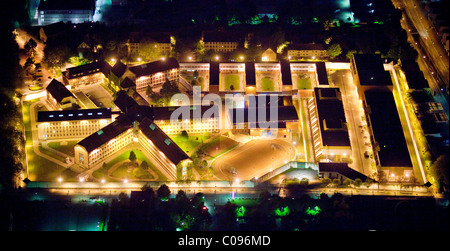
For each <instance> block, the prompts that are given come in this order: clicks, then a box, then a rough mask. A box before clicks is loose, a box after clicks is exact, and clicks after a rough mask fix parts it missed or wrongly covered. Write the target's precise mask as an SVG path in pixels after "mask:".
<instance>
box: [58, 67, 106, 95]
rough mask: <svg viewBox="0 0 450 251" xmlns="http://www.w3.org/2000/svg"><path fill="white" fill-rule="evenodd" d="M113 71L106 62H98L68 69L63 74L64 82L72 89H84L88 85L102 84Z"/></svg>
mask: <svg viewBox="0 0 450 251" xmlns="http://www.w3.org/2000/svg"><path fill="white" fill-rule="evenodd" d="M110 71H111V66H110V65H109V64H108V63H107V62H105V61H96V62H92V63H89V64H85V65H80V66H76V67H70V68H67V70H66V71H65V72H63V76H62V77H63V82H64V84H65V85H70V86H71V88H72V89H78V88H83V87H84V86H86V85H92V84H101V83H103V82H104V80H105V77H106V76H108V74H109V72H110Z"/></svg>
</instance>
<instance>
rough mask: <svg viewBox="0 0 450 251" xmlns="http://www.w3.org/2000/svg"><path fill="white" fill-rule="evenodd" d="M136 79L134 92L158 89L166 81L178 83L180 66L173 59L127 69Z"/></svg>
mask: <svg viewBox="0 0 450 251" xmlns="http://www.w3.org/2000/svg"><path fill="white" fill-rule="evenodd" d="M128 69H129V70H130V72H132V73H133V74H134V78H135V79H136V80H135V81H136V90H137V91H140V90H144V89H146V88H147V86H151V87H160V86H162V84H164V82H165V81H166V80H169V81H178V79H179V77H180V65H179V64H178V61H177V60H176V59H175V58H167V59H161V60H158V61H154V62H150V63H147V64H142V65H137V66H133V67H129V68H128Z"/></svg>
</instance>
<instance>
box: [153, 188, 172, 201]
mask: <svg viewBox="0 0 450 251" xmlns="http://www.w3.org/2000/svg"><path fill="white" fill-rule="evenodd" d="M156 197H157V198H158V199H168V198H169V197H170V189H169V187H168V186H167V185H166V184H162V185H161V186H160V187H159V188H158V190H157V191H156Z"/></svg>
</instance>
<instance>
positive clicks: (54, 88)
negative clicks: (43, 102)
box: [46, 79, 77, 110]
mask: <svg viewBox="0 0 450 251" xmlns="http://www.w3.org/2000/svg"><path fill="white" fill-rule="evenodd" d="M46 90H47V101H48V103H49V104H50V105H51V106H53V107H54V108H56V109H58V110H60V109H66V108H72V107H73V106H74V105H75V104H76V103H77V99H76V98H75V96H74V95H73V94H72V92H70V91H69V89H67V88H66V86H64V85H63V84H62V83H61V82H59V81H58V80H56V79H53V80H52V81H51V82H50V84H48V86H47V88H46Z"/></svg>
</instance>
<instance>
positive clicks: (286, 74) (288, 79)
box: [280, 60, 292, 85]
mask: <svg viewBox="0 0 450 251" xmlns="http://www.w3.org/2000/svg"><path fill="white" fill-rule="evenodd" d="M280 69H281V82H282V83H283V85H292V74H291V64H290V62H289V61H286V60H280Z"/></svg>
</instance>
